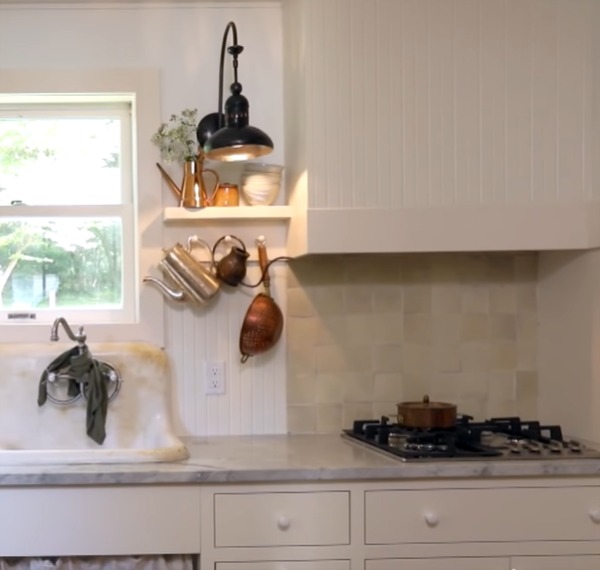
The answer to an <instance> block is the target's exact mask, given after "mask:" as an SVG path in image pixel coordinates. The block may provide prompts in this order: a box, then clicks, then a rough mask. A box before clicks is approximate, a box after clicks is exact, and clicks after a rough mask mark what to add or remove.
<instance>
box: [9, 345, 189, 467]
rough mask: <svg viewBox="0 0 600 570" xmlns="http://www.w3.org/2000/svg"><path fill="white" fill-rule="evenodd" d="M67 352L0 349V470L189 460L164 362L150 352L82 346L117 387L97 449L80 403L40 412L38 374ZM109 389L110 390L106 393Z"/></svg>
mask: <svg viewBox="0 0 600 570" xmlns="http://www.w3.org/2000/svg"><path fill="white" fill-rule="evenodd" d="M72 346H73V343H71V344H68V343H65V342H48V343H38V344H33V343H32V344H29V343H21V344H16V343H14V344H12V343H7V344H0V362H1V363H2V366H1V368H0V465H2V466H6V465H25V464H71V463H141V462H158V461H160V462H164V461H177V460H181V459H185V458H187V457H188V451H187V449H186V447H185V445H184V444H183V443H182V441H181V440H180V439H179V438H178V437H177V436H176V435H175V433H174V432H173V429H172V425H171V414H170V407H169V401H170V399H169V388H170V380H171V375H170V374H171V373H170V366H169V362H168V358H167V355H166V354H165V352H164V351H163V350H161V349H160V348H158V347H155V346H153V345H150V344H147V343H138V342H134V343H98V344H94V343H89V344H88V347H89V349H90V351H91V354H92V356H93V357H94V358H96V359H97V360H102V361H104V362H106V363H108V364H109V365H110V366H112V367H113V368H114V369H116V370H117V371H118V372H119V374H120V377H121V379H122V383H121V385H120V389H119V390H118V392H117V393H116V395H115V397H114V398H113V399H112V400H111V401H110V402H109V404H108V412H107V417H106V439H105V440H104V443H103V444H102V445H99V444H98V443H96V442H95V441H93V440H92V439H91V438H89V437H88V436H87V434H86V401H85V400H84V399H83V398H80V399H79V400H77V401H75V402H73V403H70V404H68V405H58V404H55V403H53V402H51V401H47V402H46V403H45V404H44V405H43V406H41V407H40V406H38V404H37V397H38V386H39V380H40V377H41V374H42V372H43V371H44V370H45V368H46V367H47V366H48V365H49V364H50V362H52V361H53V360H54V359H55V358H56V357H57V356H58V355H59V354H61V353H62V352H64V351H65V350H68V349H69V348H72ZM115 387H116V384H114V385H112V386H110V387H109V393H110V392H111V391H113V390H114V389H115ZM56 389H57V388H55V386H52V390H53V391H54V390H56ZM55 395H58V396H61V394H60V393H58V392H57V393H56V394H55ZM60 399H62V398H60Z"/></svg>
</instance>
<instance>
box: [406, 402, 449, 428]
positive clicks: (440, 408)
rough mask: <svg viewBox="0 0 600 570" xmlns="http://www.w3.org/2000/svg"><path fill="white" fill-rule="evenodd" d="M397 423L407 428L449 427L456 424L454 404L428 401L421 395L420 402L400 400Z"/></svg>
mask: <svg viewBox="0 0 600 570" xmlns="http://www.w3.org/2000/svg"><path fill="white" fill-rule="evenodd" d="M396 406H397V409H398V416H397V417H398V423H399V424H400V425H403V426H406V427H409V428H423V429H428V428H434V429H435V428H437V429H439V428H450V427H454V426H455V425H456V406H455V405H454V404H448V403H446V402H430V401H429V396H423V401H422V402H400V403H399V404H396Z"/></svg>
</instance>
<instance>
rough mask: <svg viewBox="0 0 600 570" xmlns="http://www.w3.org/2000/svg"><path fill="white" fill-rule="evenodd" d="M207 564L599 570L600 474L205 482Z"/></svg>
mask: <svg viewBox="0 0 600 570" xmlns="http://www.w3.org/2000/svg"><path fill="white" fill-rule="evenodd" d="M201 509H202V516H201V522H202V525H201V526H202V538H201V560H202V570H598V568H600V482H599V481H598V480H597V479H596V478H562V479H561V478H554V477H552V478H539V479H533V478H531V479H496V480H492V479H487V480H469V479H465V480H462V481H461V480H443V479H431V480H428V481H417V480H396V481H380V482H377V481H368V482H361V481H351V482H348V481H347V482H342V481H340V482H336V481H332V482H330V483H323V482H314V483H310V482H309V483H302V484H300V483H280V484H248V485H227V484H225V485H218V486H206V487H203V489H202V501H201Z"/></svg>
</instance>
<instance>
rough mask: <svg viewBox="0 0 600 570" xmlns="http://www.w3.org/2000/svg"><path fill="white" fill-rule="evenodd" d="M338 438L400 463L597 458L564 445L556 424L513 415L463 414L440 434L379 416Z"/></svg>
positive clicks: (572, 445) (582, 449)
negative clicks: (480, 416)
mask: <svg viewBox="0 0 600 570" xmlns="http://www.w3.org/2000/svg"><path fill="white" fill-rule="evenodd" d="M343 435H345V436H347V437H349V438H351V439H354V440H357V441H360V442H362V443H365V444H367V445H369V446H372V447H375V448H377V449H379V450H382V451H385V452H387V453H389V454H391V455H395V456H397V457H400V458H402V459H444V458H446V459H477V458H481V459H485V458H498V457H507V458H508V457H509V458H511V459H525V458H547V459H550V458H551V459H557V458H565V457H568V458H574V457H584V456H585V457H600V452H598V451H596V450H592V449H589V448H585V447H584V446H583V445H581V444H579V443H578V442H575V441H565V440H564V439H563V434H562V430H561V428H560V426H558V425H542V424H540V422H538V421H525V420H522V419H521V418H519V417H516V416H515V417H512V416H511V417H493V418H490V419H489V420H485V421H481V422H479V421H474V419H473V417H471V416H468V415H462V416H459V417H458V418H457V421H456V423H455V425H454V426H452V427H450V428H443V429H442V428H441V429H437V428H436V429H419V428H410V427H407V426H404V425H401V424H397V423H393V422H391V421H390V419H389V417H387V416H382V417H381V418H379V419H365V420H356V421H354V422H353V425H352V429H350V430H343ZM490 441H493V444H492V443H490Z"/></svg>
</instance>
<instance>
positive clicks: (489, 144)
mask: <svg viewBox="0 0 600 570" xmlns="http://www.w3.org/2000/svg"><path fill="white" fill-rule="evenodd" d="M542 1H545V0H542ZM506 12H507V6H506V2H493V3H490V5H489V6H488V7H487V9H486V10H482V12H481V38H482V42H481V55H480V57H481V63H480V69H481V192H482V199H484V200H485V198H486V197H487V199H488V200H489V201H491V202H494V203H501V202H503V201H504V200H505V197H506V184H507V180H506V177H507V172H506V170H507V169H506V152H507V138H506V136H507V135H506V128H507V111H508V107H507V101H506V95H507V93H506V91H507V89H506V82H507V77H508V71H507V58H506V51H507V46H506V26H507V16H506Z"/></svg>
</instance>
